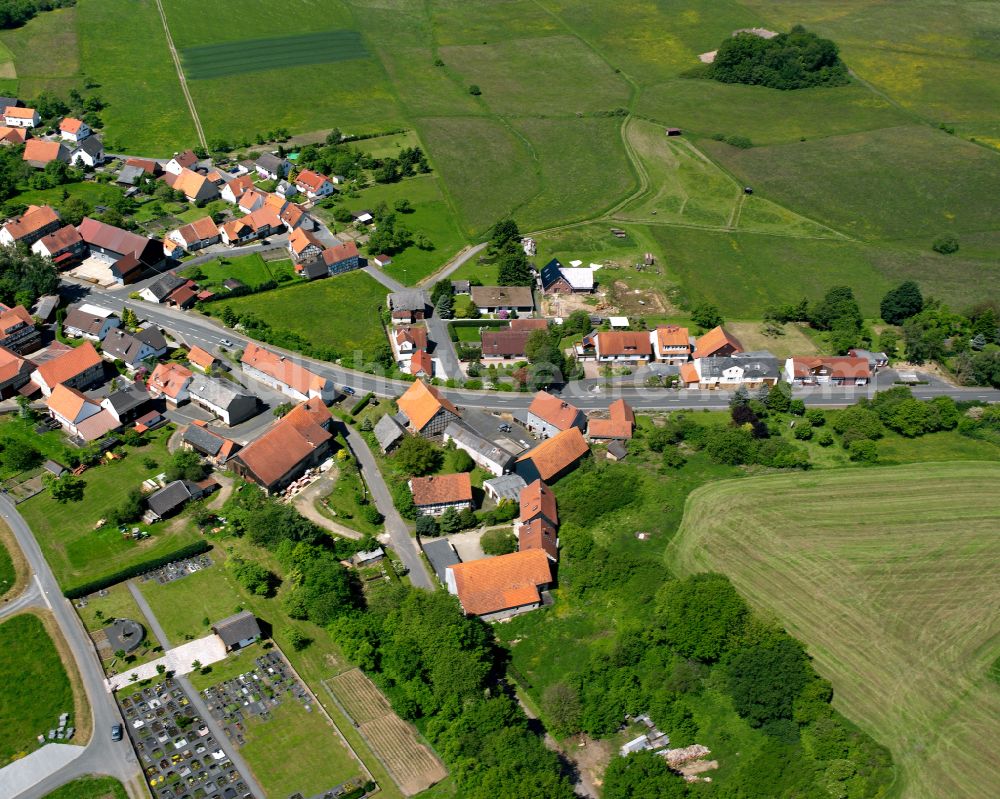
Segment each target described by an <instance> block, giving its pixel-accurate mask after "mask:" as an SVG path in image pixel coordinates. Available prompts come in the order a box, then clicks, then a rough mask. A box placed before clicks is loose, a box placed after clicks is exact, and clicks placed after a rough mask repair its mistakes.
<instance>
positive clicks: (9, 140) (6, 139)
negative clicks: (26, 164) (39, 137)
mask: <svg viewBox="0 0 1000 799" xmlns="http://www.w3.org/2000/svg"><path fill="white" fill-rule="evenodd" d="M27 140H28V131H26V130H25V129H24V128H8V127H7V126H6V125H0V145H3V146H4V147H17V146H18V145H19V144H24V143H25V142H26V141H27Z"/></svg>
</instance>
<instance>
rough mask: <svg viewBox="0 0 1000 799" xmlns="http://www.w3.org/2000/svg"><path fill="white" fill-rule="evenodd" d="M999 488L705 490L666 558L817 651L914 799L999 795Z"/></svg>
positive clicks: (952, 482)
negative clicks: (736, 595)
mask: <svg viewBox="0 0 1000 799" xmlns="http://www.w3.org/2000/svg"><path fill="white" fill-rule="evenodd" d="M998 483H1000V464H998V463H996V462H989V463H987V462H962V463H957V462H952V463H947V462H945V463H934V464H912V465H908V466H897V467H886V468H878V469H842V470H834V471H829V472H823V473H817V474H808V475H774V476H766V477H758V478H752V479H749V480H739V481H727V482H721V483H714V484H711V485H707V486H705V487H703V488H700V489H698V490H696V491H694V492H693V493H692V494H691V496H690V498H689V499H688V502H687V505H686V508H685V514H684V520H683V522H682V524H681V527H680V530H679V531H678V534H677V536H676V538H675V539H674V540H673V541H672V542H671V545H670V548H669V549H668V555H667V557H668V560H669V561H670V562H672V564H673V565H674V567H675V568H676V570H677V571H678V572H679V573H681V574H687V573H691V572H696V571H707V570H714V571H721V572H724V573H725V574H727V575H728V576H729V577H730V578H731V579H732V580H733V582H734V584H735V585H736V587H737V588H738V589H739V591H740V592H741V593H742V594H743V595H744V596H746V597H747V599H749V600H750V602H751V603H752V604H754V605H755V606H756V607H758V608H761V609H762V610H764V611H766V612H770V613H773V614H774V616H775V617H777V619H779V620H780V621H781V622H782V623H783V624H785V625H786V626H787V628H788V630H789V631H790V632H791V633H792V634H793V635H795V636H796V637H797V638H799V639H801V640H802V641H804V642H805V643H806V645H807V648H808V651H809V653H810V654H811V655H812V657H813V658H814V659H815V665H816V667H817V669H818V671H819V672H820V674H822V675H823V676H824V677H826V678H827V679H829V680H830V681H831V682H832V683H833V686H834V692H835V694H834V705H835V706H836V707H837V708H838V709H839V710H841V711H842V712H843V713H844V714H845V715H846V716H848V717H849V718H851V719H852V720H854V721H856V722H857V723H858V724H860V725H861V726H862V727H864V728H865V729H866V730H867V731H868V732H869V733H870V734H872V735H873V736H874V737H875V739H876V740H878V741H879V742H880V743H882V744H884V745H886V746H888V747H889V748H890V750H891V751H892V755H893V758H894V760H895V762H896V763H897V765H898V766H899V771H900V779H901V781H902V783H901V788H902V791H901V794H902V795H904V796H907V797H915V798H916V799H923V798H924V797H926V798H927V799H951V797H957V796H962V797H982V799H987V798H988V797H994V796H996V795H997V789H998V786H1000V758H998V757H997V754H996V746H995V741H996V736H997V732H998V731H1000V690H998V688H997V685H996V683H995V682H993V681H991V679H990V677H989V668H990V664H992V663H993V662H994V661H995V660H996V658H997V655H998V654H1000V616H998V615H997V613H996V608H997V606H998V603H1000V537H998V536H997V534H996V532H997V529H998V527H1000V494H998V492H997V491H996V487H997V485H998ZM720 509H724V510H725V512H721V510H720Z"/></svg>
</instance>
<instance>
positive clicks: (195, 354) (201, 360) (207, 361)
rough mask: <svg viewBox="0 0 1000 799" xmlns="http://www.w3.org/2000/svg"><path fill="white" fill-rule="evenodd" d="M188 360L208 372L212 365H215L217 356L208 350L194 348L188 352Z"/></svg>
mask: <svg viewBox="0 0 1000 799" xmlns="http://www.w3.org/2000/svg"><path fill="white" fill-rule="evenodd" d="M188 360H189V361H190V362H191V363H193V364H195V365H196V366H200V367H201V368H202V369H205V370H206V371H207V370H209V369H211V368H212V364H214V363H215V356H214V355H212V353H210V352H208V351H207V350H203V349H202V348H201V347H192V348H191V349H190V351H189V352H188Z"/></svg>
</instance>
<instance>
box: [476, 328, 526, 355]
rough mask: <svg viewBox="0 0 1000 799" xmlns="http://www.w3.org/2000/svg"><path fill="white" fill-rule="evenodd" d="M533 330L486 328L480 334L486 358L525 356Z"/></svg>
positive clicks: (481, 345)
mask: <svg viewBox="0 0 1000 799" xmlns="http://www.w3.org/2000/svg"><path fill="white" fill-rule="evenodd" d="M532 332H533V331H531V330H484V331H483V332H482V333H480V334H479V341H480V347H481V349H482V353H483V357H484V358H523V357H524V353H525V348H526V347H527V346H528V339H529V338H531V334H532Z"/></svg>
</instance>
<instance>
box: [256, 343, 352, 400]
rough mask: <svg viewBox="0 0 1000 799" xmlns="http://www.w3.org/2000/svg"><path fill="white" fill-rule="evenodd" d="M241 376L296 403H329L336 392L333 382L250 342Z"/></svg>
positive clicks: (334, 397) (335, 395)
mask: <svg viewBox="0 0 1000 799" xmlns="http://www.w3.org/2000/svg"><path fill="white" fill-rule="evenodd" d="M241 364H242V367H243V374H245V375H246V376H247V377H250V378H253V379H254V380H257V381H259V382H261V383H263V384H264V385H267V386H270V387H271V388H273V389H276V390H277V391H280V392H281V393H282V394H285V395H286V396H288V397H291V398H292V399H293V400H295V401H296V402H303V401H304V400H309V399H319V400H322V401H323V402H333V400H334V399H336V397H337V389H336V387H335V386H334V385H333V381H332V380H330V378H328V377H323V376H321V375H318V374H316V373H315V372H311V371H310V370H309V369H307V368H306V367H304V366H301V365H299V364H297V363H295V362H294V361H291V360H289V359H288V358H286V357H285V356H284V355H279V354H277V353H275V352H271V351H270V350H266V349H264V348H263V347H259V346H258V345H257V344H255V343H254V342H252V341H250V342H247V346H246V348H245V349H244V350H243V359H242V361H241Z"/></svg>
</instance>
